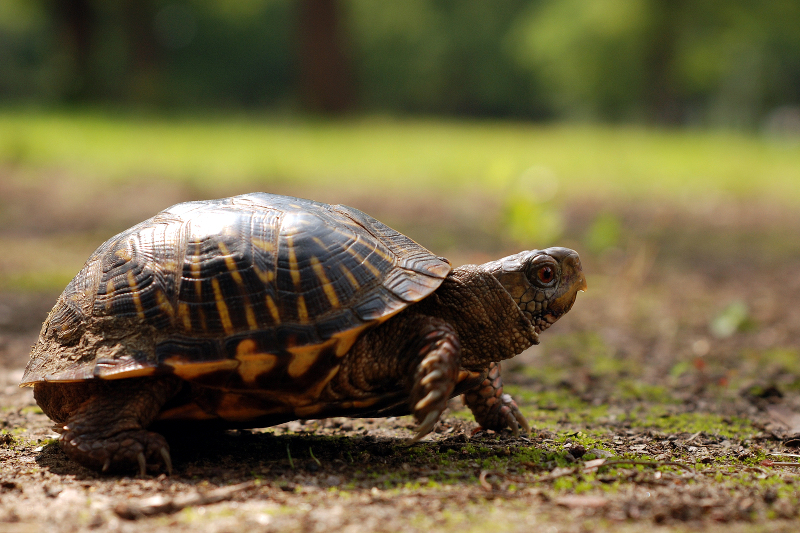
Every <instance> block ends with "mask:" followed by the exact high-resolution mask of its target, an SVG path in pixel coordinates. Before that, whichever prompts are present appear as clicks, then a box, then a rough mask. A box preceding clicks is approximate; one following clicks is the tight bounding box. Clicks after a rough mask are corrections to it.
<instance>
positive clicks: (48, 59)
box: [0, 0, 800, 133]
mask: <svg viewBox="0 0 800 533" xmlns="http://www.w3.org/2000/svg"><path fill="white" fill-rule="evenodd" d="M300 3H301V0H243V1H239V2H223V1H221V0H142V1H138V2H134V1H133V0H112V1H100V0H62V1H61V2H53V1H50V0H4V1H3V2H2V3H0V98H2V99H3V100H6V101H9V100H22V101H34V102H44V103H63V102H74V101H82V102H103V103H112V104H123V105H131V104H136V105H148V106H158V107H161V108H170V109H172V108H176V107H183V108H191V107H195V106H202V107H220V106H221V107H239V108H254V107H262V108H265V107H266V108H271V109H282V110H289V111H294V110H297V109H299V108H300V107H301V106H302V98H300V96H299V92H300V91H299V87H298V84H299V81H298V72H299V71H300V70H301V69H300V68H299V66H298V62H299V61H301V60H302V54H299V53H298V40H299V39H298V32H300V31H302V30H301V27H302V25H300V24H298V20H297V19H298V16H299V15H298V13H299V12H300V11H299V10H298V5H299V4H300ZM81 5H82V6H84V8H83V9H84V10H85V13H84V14H83V15H82V17H81V16H75V14H74V13H72V15H70V14H69V13H68V9H69V8H68V7H65V6H81ZM337 5H338V7H339V10H340V12H341V14H342V20H343V22H344V27H345V33H344V35H345V36H344V38H343V39H342V41H343V42H342V47H343V49H344V50H346V51H347V53H348V57H349V62H350V64H351V67H352V70H353V76H352V80H353V81H352V83H353V84H354V88H353V90H354V92H355V94H356V95H357V105H358V109H357V110H360V111H370V112H375V111H386V112H391V113H396V112H414V113H419V112H425V113H445V114H465V115H470V116H515V117H526V118H545V117H568V118H581V119H586V118H589V119H621V120H647V121H657V122H666V123H689V124H704V123H705V124H709V123H710V124H723V125H734V126H737V125H738V126H759V125H761V124H765V125H767V126H768V127H770V128H772V129H776V130H779V131H786V130H789V131H792V132H794V133H797V132H798V131H800V111H798V107H797V106H798V105H800V3H798V2H787V1H785V0H763V1H756V0H741V1H737V2H715V1H710V0H700V1H698V2H687V1H685V0H499V1H496V2H485V1H482V0H407V1H404V2H376V1H375V0H339V2H338V4H337ZM70 16H71V17H72V18H70ZM70 21H71V22H70ZM70 28H71V29H72V30H70ZM70 31H72V33H70ZM76 36H77V37H76Z"/></svg>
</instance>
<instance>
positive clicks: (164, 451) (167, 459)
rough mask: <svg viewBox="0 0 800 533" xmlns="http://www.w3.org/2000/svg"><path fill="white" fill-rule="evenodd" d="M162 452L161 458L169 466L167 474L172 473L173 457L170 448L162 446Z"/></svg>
mask: <svg viewBox="0 0 800 533" xmlns="http://www.w3.org/2000/svg"><path fill="white" fill-rule="evenodd" d="M159 452H160V453H161V458H162V459H163V460H164V466H165V467H166V468H167V475H168V476H171V475H172V458H171V457H170V456H169V450H168V449H167V448H165V447H163V446H162V447H161V449H160V450H159Z"/></svg>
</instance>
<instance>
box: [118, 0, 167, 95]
mask: <svg viewBox="0 0 800 533" xmlns="http://www.w3.org/2000/svg"><path fill="white" fill-rule="evenodd" d="M155 14H156V7H155V6H154V5H153V2H152V0H126V1H125V2H124V3H123V4H122V20H123V21H124V24H125V27H124V32H125V36H126V38H127V41H128V48H129V50H128V62H129V63H128V64H129V69H128V76H127V77H128V80H129V84H128V87H127V97H128V98H129V99H131V100H132V101H133V102H138V103H152V102H154V101H155V100H156V99H157V96H158V95H157V93H158V78H159V70H160V69H159V67H160V59H161V58H160V48H159V45H158V43H157V42H156V38H155V34H154V32H153V20H154V18H155Z"/></svg>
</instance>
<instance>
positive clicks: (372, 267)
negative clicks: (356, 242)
mask: <svg viewBox="0 0 800 533" xmlns="http://www.w3.org/2000/svg"><path fill="white" fill-rule="evenodd" d="M345 250H347V253H349V254H350V255H352V256H353V257H354V258H355V259H356V261H358V262H359V263H360V264H362V265H364V266H365V267H367V269H368V270H369V271H370V272H372V275H373V276H375V277H376V278H379V277H381V271H380V270H378V269H377V268H376V267H375V265H373V264H372V263H370V262H369V261H367V260H366V258H365V257H364V256H362V255H361V254H360V253H358V252H356V251H355V250H353V247H352V246H351V247H349V248H345Z"/></svg>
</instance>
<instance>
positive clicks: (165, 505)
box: [114, 481, 256, 520]
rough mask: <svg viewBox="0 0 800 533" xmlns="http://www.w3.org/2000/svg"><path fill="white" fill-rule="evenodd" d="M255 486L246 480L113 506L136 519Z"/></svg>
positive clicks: (224, 497) (226, 496)
mask: <svg viewBox="0 0 800 533" xmlns="http://www.w3.org/2000/svg"><path fill="white" fill-rule="evenodd" d="M255 486H256V483H255V482H254V481H247V482H245V483H239V484H238V485H231V486H229V487H222V488H219V489H215V490H212V491H209V492H206V493H196V494H191V495H189V496H183V497H178V498H166V497H164V496H161V495H159V496H153V497H152V498H144V499H142V500H139V501H138V502H134V503H120V504H118V505H117V506H116V507H114V512H115V513H117V515H118V516H120V517H121V518H125V519H127V520H137V519H139V518H143V517H145V516H154V515H159V514H172V513H176V512H178V511H180V510H181V509H185V508H186V507H194V506H198V505H208V504H211V503H217V502H221V501H225V500H230V499H231V498H233V497H234V496H235V495H236V494H239V493H240V492H244V491H246V490H248V489H251V488H253V487H255Z"/></svg>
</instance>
